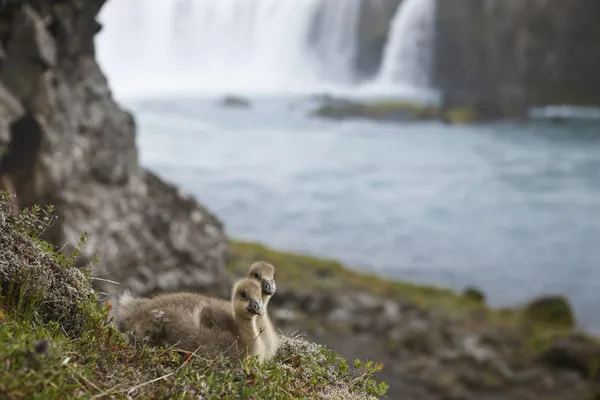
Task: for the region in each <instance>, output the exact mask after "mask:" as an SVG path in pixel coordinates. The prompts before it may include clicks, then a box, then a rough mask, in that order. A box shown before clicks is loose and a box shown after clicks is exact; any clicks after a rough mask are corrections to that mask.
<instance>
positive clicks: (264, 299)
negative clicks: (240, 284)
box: [261, 294, 273, 317]
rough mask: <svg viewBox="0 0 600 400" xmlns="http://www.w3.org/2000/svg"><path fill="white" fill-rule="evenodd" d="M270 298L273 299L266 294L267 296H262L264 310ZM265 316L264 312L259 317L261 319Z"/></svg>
mask: <svg viewBox="0 0 600 400" xmlns="http://www.w3.org/2000/svg"><path fill="white" fill-rule="evenodd" d="M271 297H273V296H271V295H268V294H267V295H264V296H262V302H263V305H264V307H265V309H266V308H267V305H268V304H269V300H271ZM266 315H267V313H266V312H265V313H264V314H263V315H261V316H262V317H264V316H266Z"/></svg>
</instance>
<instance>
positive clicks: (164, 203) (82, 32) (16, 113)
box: [0, 0, 227, 293]
mask: <svg viewBox="0 0 600 400" xmlns="http://www.w3.org/2000/svg"><path fill="white" fill-rule="evenodd" d="M103 3H104V0H61V1H53V2H48V1H36V0H30V1H9V2H2V4H3V5H2V9H1V10H0V39H1V48H0V58H1V64H0V145H1V146H2V148H4V147H5V146H7V148H6V150H5V151H4V154H3V155H2V161H1V162H0V173H1V174H2V183H3V186H4V187H7V186H8V187H10V188H12V189H13V190H14V191H15V192H16V194H17V198H18V200H19V203H20V204H19V206H21V207H26V206H30V205H32V204H41V205H43V204H54V205H55V206H56V211H57V215H58V220H57V221H56V223H55V224H54V225H53V227H52V228H51V229H49V230H48V231H46V232H45V234H44V235H45V238H46V239H47V240H49V241H51V242H52V243H54V244H56V245H58V246H59V247H63V246H66V247H69V246H70V244H73V243H74V242H75V241H76V240H77V239H78V238H79V236H80V235H81V233H82V232H84V231H85V232H88V233H89V238H90V240H89V241H88V244H87V246H86V250H85V251H86V253H85V254H84V259H89V258H91V257H93V255H95V254H98V255H100V257H101V260H102V262H101V264H100V265H99V271H98V272H97V275H99V276H100V277H102V276H104V277H105V278H110V279H113V280H116V281H118V282H120V283H121V284H122V285H123V286H124V287H130V288H131V289H132V290H133V291H135V292H138V293H149V292H152V291H154V290H157V289H170V288H175V287H202V286H203V285H207V284H210V283H211V282H214V281H215V279H217V277H218V276H219V274H220V271H221V269H222V266H223V264H224V261H225V257H226V254H227V242H226V238H225V235H224V230H223V226H222V224H221V222H220V221H219V220H218V219H217V218H216V217H215V216H214V215H212V214H211V213H210V212H209V211H208V210H207V209H205V208H204V207H202V206H201V205H200V204H198V203H197V202H196V201H195V200H193V199H191V198H190V197H188V196H186V195H185V194H184V193H181V192H180V191H179V190H178V189H176V188H175V187H173V186H171V185H169V184H167V183H165V182H164V181H163V180H162V179H160V178H159V177H158V176H156V175H154V174H152V173H151V172H148V171H145V170H144V169H142V168H141V167H140V165H139V162H138V153H137V149H136V143H135V135H136V127H135V122H134V119H133V117H132V115H131V114H130V113H128V112H126V111H125V110H123V109H122V108H121V107H120V106H119V105H118V104H117V103H116V102H115V101H114V100H113V98H112V96H111V92H110V90H109V88H108V85H107V81H106V78H105V77H104V75H103V74H102V72H101V70H100V68H99V67H98V64H97V63H96V60H95V55H94V42H93V38H94V35H95V34H96V33H97V32H98V31H99V30H100V29H101V26H100V25H99V23H98V22H97V21H96V15H97V13H98V12H99V10H100V8H101V7H102V5H103ZM82 261H85V260H82ZM101 286H103V289H104V290H106V291H109V292H115V291H119V289H118V288H117V287H116V286H115V285H114V284H102V285H101Z"/></svg>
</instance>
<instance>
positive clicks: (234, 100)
mask: <svg viewBox="0 0 600 400" xmlns="http://www.w3.org/2000/svg"><path fill="white" fill-rule="evenodd" d="M219 104H221V105H222V106H223V107H234V108H250V100H248V99H244V98H242V97H237V96H225V97H224V98H223V99H222V100H221V101H220V102H219Z"/></svg>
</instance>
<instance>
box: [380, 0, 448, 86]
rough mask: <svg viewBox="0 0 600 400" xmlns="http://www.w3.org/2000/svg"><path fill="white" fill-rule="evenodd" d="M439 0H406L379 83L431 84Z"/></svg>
mask: <svg viewBox="0 0 600 400" xmlns="http://www.w3.org/2000/svg"><path fill="white" fill-rule="evenodd" d="M435 10H436V0H404V1H403V2H402V3H401V4H400V6H399V7H398V11H397V12H396V15H395V16H394V19H393V21H392V27H391V29H390V33H389V39H388V42H387V44H386V46H385V49H384V53H383V61H382V63H381V67H380V70H379V73H378V76H377V79H376V81H377V83H378V84H383V85H385V84H392V85H400V86H405V87H412V88H423V89H424V88H427V87H429V84H430V76H431V72H430V71H431V62H432V56H433V43H434V32H435Z"/></svg>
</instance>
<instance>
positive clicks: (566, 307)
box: [523, 296, 575, 328]
mask: <svg viewBox="0 0 600 400" xmlns="http://www.w3.org/2000/svg"><path fill="white" fill-rule="evenodd" d="M523 312H524V315H525V317H526V318H527V319H529V320H532V321H535V322H541V323H545V324H550V325H556V326H560V327H565V328H572V327H573V326H574V325H575V316H574V313H573V308H572V307H571V304H570V303H569V301H568V300H567V299H566V298H565V297H563V296H543V297H540V298H538V299H535V300H533V301H531V302H530V303H529V304H527V306H526V307H525V309H524V310H523Z"/></svg>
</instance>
